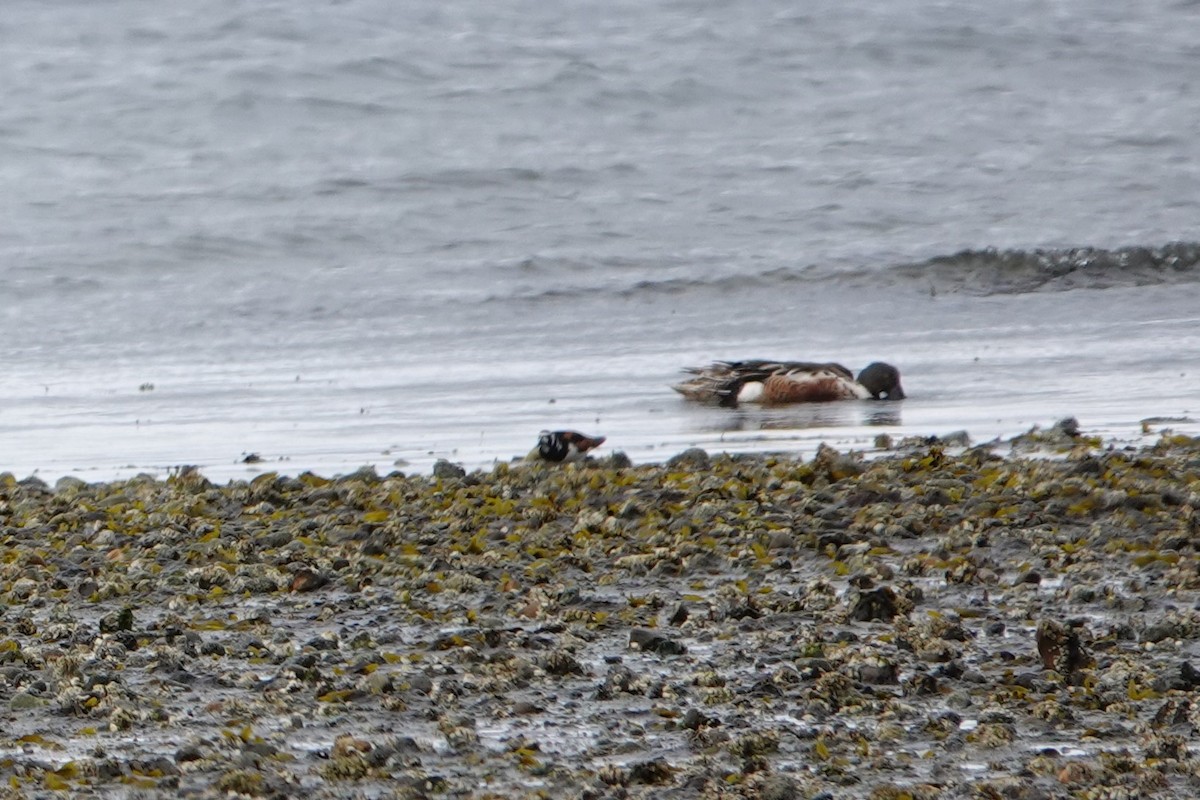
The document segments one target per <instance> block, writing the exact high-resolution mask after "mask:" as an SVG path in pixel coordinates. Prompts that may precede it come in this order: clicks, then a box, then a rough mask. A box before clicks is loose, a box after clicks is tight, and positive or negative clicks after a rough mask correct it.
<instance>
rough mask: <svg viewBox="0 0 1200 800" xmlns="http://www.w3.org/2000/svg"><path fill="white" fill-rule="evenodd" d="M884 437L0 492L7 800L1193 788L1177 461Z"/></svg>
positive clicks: (1193, 527)
mask: <svg viewBox="0 0 1200 800" xmlns="http://www.w3.org/2000/svg"><path fill="white" fill-rule="evenodd" d="M879 444H880V445H882V446H888V447H892V449H891V450H890V451H889V452H888V453H886V454H883V455H879V456H878V457H875V458H872V459H869V460H868V459H864V458H862V457H861V456H859V455H856V454H847V453H839V452H837V451H834V450H832V449H828V448H824V449H822V450H821V451H820V452H819V453H818V454H817V456H816V457H815V458H811V459H801V458H796V457H792V456H777V455H734V456H725V455H723V456H711V457H710V456H709V455H707V454H705V453H704V452H703V451H697V450H691V451H686V452H684V453H681V454H679V455H678V456H676V457H674V458H672V459H671V460H669V461H668V462H666V463H665V464H661V465H640V466H632V465H629V464H628V462H627V460H626V459H624V458H623V457H622V456H620V455H619V454H618V455H615V456H610V457H607V458H604V459H601V460H598V461H594V462H589V463H585V464H582V465H576V466H568V467H565V468H564V467H550V466H544V465H525V464H520V465H499V466H497V467H496V468H494V469H491V470H488V471H476V472H471V473H463V472H462V471H461V470H459V469H456V468H455V467H454V466H453V465H449V464H441V465H439V466H438V467H437V469H436V470H435V474H434V475H433V476H429V475H422V476H415V477H405V476H403V475H399V474H396V475H392V476H387V477H380V476H378V475H376V474H374V473H372V472H360V473H355V474H352V475H349V476H345V477H340V478H336V479H332V480H331V479H326V478H323V477H320V476H317V475H313V474H309V473H306V474H303V475H299V476H297V477H283V476H277V475H274V474H269V475H262V476H259V477H257V478H255V479H254V480H252V481H249V482H241V481H235V482H232V483H229V484H227V485H224V486H218V485H215V484H213V483H210V482H209V481H208V480H207V479H205V478H204V477H203V476H202V475H201V474H199V473H197V472H195V471H189V470H184V471H181V472H180V473H178V474H175V475H173V476H171V477H170V478H168V479H166V480H156V479H152V478H135V479H132V480H128V481H120V482H112V483H97V484H87V483H83V482H81V481H77V480H73V479H64V480H62V481H59V482H58V483H57V484H56V485H55V486H54V487H49V486H46V485H44V484H42V483H41V482H40V481H37V480H36V479H34V480H26V481H17V480H15V479H14V478H13V477H12V476H11V475H3V476H0V526H2V527H0V544H2V546H3V547H2V549H0V555H2V558H0V561H2V562H3V563H2V564H0V608H2V609H3V615H2V616H0V709H2V710H0V718H2V720H3V724H2V725H0V728H2V729H3V733H2V734H0V778H3V780H4V782H5V783H6V784H7V785H8V787H9V789H8V795H7V796H11V797H36V796H45V795H46V794H47V792H48V791H49V790H61V791H69V792H71V793H72V795H73V796H82V797H86V796H105V797H108V796H131V797H132V796H139V795H151V794H158V793H163V792H165V793H170V794H172V795H179V796H193V797H220V796H226V795H227V793H229V792H237V793H239V794H242V795H249V796H257V797H294V796H297V795H300V794H303V795H306V796H308V797H312V798H322V797H345V796H356V797H359V796H361V797H413V798H415V797H426V796H429V797H434V796H436V797H477V798H484V797H522V796H528V797H549V796H554V797H588V798H600V797H614V798H615V797H656V798H657V797H714V798H715V797H747V798H749V797H762V798H777V799H780V800H782V798H792V797H798V798H871V800H883V798H902V797H913V798H921V797H930V798H932V797H983V798H1028V799H1029V800H1036V799H1037V798H1058V797H1088V798H1092V797H1095V798H1100V797H1106V798H1107V797H1114V798H1115V797H1139V798H1146V797H1180V796H1189V795H1190V794H1191V793H1192V792H1193V791H1194V789H1195V787H1196V786H1197V785H1200V758H1198V757H1197V753H1196V752H1195V749H1194V747H1193V746H1192V744H1191V742H1192V741H1193V740H1194V738H1195V731H1196V726H1197V725H1198V724H1200V704H1198V703H1197V701H1196V699H1195V698H1196V697H1197V694H1196V692H1197V690H1200V649H1198V647H1197V645H1196V642H1197V636H1198V634H1200V612H1198V610H1197V609H1198V607H1200V556H1198V554H1197V543H1198V542H1200V517H1197V515H1196V509H1197V507H1200V439H1195V438H1190V437H1186V436H1179V435H1172V434H1170V433H1165V434H1163V436H1162V438H1161V439H1160V440H1159V441H1158V442H1157V443H1156V444H1154V445H1153V446H1150V447H1146V448H1140V449H1133V448H1125V449H1120V448H1112V447H1109V446H1107V445H1106V444H1105V443H1104V442H1102V441H1100V440H1099V439H1096V438H1092V437H1089V436H1088V435H1086V433H1080V432H1079V431H1077V430H1075V429H1074V428H1073V427H1072V426H1070V425H1064V426H1058V427H1056V428H1054V429H1051V430H1047V431H1035V432H1031V433H1030V434H1029V435H1026V436H1023V437H1018V438H1017V439H1015V440H1013V441H1011V442H1007V443H1005V444H1004V445H1003V446H1002V447H997V446H989V447H986V448H975V449H971V448H965V447H962V446H955V445H956V444H959V445H961V443H956V442H953V441H948V442H947V441H943V442H938V441H933V440H926V441H909V442H903V443H897V444H896V445H894V446H892V445H891V444H890V443H889V442H887V441H885V440H881V441H880V443H879ZM997 451H1001V452H997Z"/></svg>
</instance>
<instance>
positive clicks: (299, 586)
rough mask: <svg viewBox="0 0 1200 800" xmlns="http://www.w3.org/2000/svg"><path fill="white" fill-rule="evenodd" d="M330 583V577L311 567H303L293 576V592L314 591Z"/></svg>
mask: <svg viewBox="0 0 1200 800" xmlns="http://www.w3.org/2000/svg"><path fill="white" fill-rule="evenodd" d="M327 583H329V579H328V578H326V577H325V576H324V575H321V574H320V573H317V572H313V571H312V570H311V569H302V570H299V571H297V572H296V574H295V575H293V576H292V591H293V592H312V591H315V590H317V589H320V588H321V587H322V586H324V585H326V584H327Z"/></svg>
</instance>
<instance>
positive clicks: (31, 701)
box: [8, 692, 46, 711]
mask: <svg viewBox="0 0 1200 800" xmlns="http://www.w3.org/2000/svg"><path fill="white" fill-rule="evenodd" d="M45 704H46V701H45V700H43V699H42V698H40V697H34V696H33V695H31V694H30V693H29V692H17V693H16V694H14V695H13V696H12V699H10V700H9V701H8V707H9V708H11V709H12V710H13V711H28V710H29V709H32V708H38V707H40V706H44V705H45Z"/></svg>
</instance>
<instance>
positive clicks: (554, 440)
mask: <svg viewBox="0 0 1200 800" xmlns="http://www.w3.org/2000/svg"><path fill="white" fill-rule="evenodd" d="M604 438H605V437H603V436H585V435H583V434H582V433H579V432H578V431H542V432H541V433H540V434H538V443H537V447H536V448H534V450H533V452H532V453H530V454H529V457H530V458H537V459H541V460H542V461H552V462H554V463H563V462H566V461H582V460H583V459H584V458H586V457H587V451H588V450H591V449H592V448H594V447H599V446H600V445H602V444H604Z"/></svg>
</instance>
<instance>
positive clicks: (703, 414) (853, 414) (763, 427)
mask: <svg viewBox="0 0 1200 800" xmlns="http://www.w3.org/2000/svg"><path fill="white" fill-rule="evenodd" d="M695 422H696V424H695V425H694V429H695V430H698V431H703V432H711V433H731V432H734V431H779V430H812V429H815V428H847V427H862V426H868V427H896V426H899V425H900V424H901V417H900V409H899V408H898V407H897V406H896V405H895V404H890V403H889V404H888V407H887V408H886V409H880V408H878V407H876V406H875V405H874V404H868V403H856V402H845V403H809V404H804V405H794V406H777V407H774V408H763V407H762V406H743V407H741V408H737V409H732V410H727V409H719V408H713V407H706V408H704V409H702V410H700V414H699V415H698V416H697V417H696V420H695Z"/></svg>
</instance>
